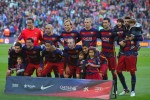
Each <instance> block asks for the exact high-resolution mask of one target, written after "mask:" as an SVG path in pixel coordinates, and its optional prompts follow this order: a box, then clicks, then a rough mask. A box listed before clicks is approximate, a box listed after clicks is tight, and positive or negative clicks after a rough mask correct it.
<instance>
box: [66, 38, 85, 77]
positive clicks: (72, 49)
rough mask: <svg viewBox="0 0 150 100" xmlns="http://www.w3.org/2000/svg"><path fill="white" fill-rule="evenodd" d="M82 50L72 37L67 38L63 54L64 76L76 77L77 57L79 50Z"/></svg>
mask: <svg viewBox="0 0 150 100" xmlns="http://www.w3.org/2000/svg"><path fill="white" fill-rule="evenodd" d="M81 50H82V47H81V46H80V45H76V44H75V41H74V39H73V38H68V46H66V47H65V48H64V56H65V71H64V77H65V78H71V77H72V76H73V78H76V67H77V61H78V57H79V52H80V51H81Z"/></svg>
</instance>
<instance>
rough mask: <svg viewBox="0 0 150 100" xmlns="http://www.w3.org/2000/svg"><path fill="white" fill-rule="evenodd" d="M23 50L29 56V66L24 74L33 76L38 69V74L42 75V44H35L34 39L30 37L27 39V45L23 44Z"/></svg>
mask: <svg viewBox="0 0 150 100" xmlns="http://www.w3.org/2000/svg"><path fill="white" fill-rule="evenodd" d="M22 50H24V52H25V53H26V56H27V63H28V64H27V67H26V69H25V72H24V75H25V76H31V75H32V74H33V72H34V70H35V69H36V75H37V76H38V77H39V76H41V71H42V68H41V66H40V64H41V63H42V59H41V55H40V52H41V51H42V48H41V46H34V40H33V39H32V38H28V39H27V40H26V45H25V46H23V48H22Z"/></svg>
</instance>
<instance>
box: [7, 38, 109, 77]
mask: <svg viewBox="0 0 150 100" xmlns="http://www.w3.org/2000/svg"><path fill="white" fill-rule="evenodd" d="M8 66H9V67H8V70H7V76H10V75H11V74H12V73H13V72H14V71H16V74H17V75H18V76H20V75H21V76H23V75H24V76H31V75H32V74H33V72H34V70H35V69H36V75H37V76H38V77H47V76H49V73H51V72H52V70H53V69H56V71H58V74H59V77H60V78H64V77H65V78H71V77H73V78H85V79H103V75H104V74H105V73H106V71H107V60H106V59H105V57H104V56H102V54H100V52H99V51H98V50H96V48H94V47H90V48H89V46H88V45H87V44H83V45H82V46H80V45H75V41H74V39H73V38H69V39H68V45H67V46H66V47H65V48H64V50H61V49H60V48H56V47H55V46H54V45H53V43H52V42H51V41H46V42H45V46H43V47H41V46H34V40H33V39H32V38H28V39H27V41H26V45H25V46H23V47H22V45H21V44H20V43H16V44H15V47H14V48H10V49H9V58H8Z"/></svg>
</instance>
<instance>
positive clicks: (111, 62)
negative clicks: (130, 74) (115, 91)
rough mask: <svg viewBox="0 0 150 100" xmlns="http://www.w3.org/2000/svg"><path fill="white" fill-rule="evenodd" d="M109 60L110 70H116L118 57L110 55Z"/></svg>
mask: <svg viewBox="0 0 150 100" xmlns="http://www.w3.org/2000/svg"><path fill="white" fill-rule="evenodd" d="M107 60H108V68H109V70H116V68H117V61H116V57H110V58H108V57H107Z"/></svg>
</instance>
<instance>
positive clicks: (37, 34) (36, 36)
mask: <svg viewBox="0 0 150 100" xmlns="http://www.w3.org/2000/svg"><path fill="white" fill-rule="evenodd" d="M28 38H32V39H33V40H34V46H38V45H39V40H40V41H42V33H41V30H39V29H38V28H34V29H33V30H30V29H28V28H26V29H24V30H23V31H22V32H21V34H20V35H19V37H18V40H21V39H24V41H25V43H26V40H27V39H28Z"/></svg>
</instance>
